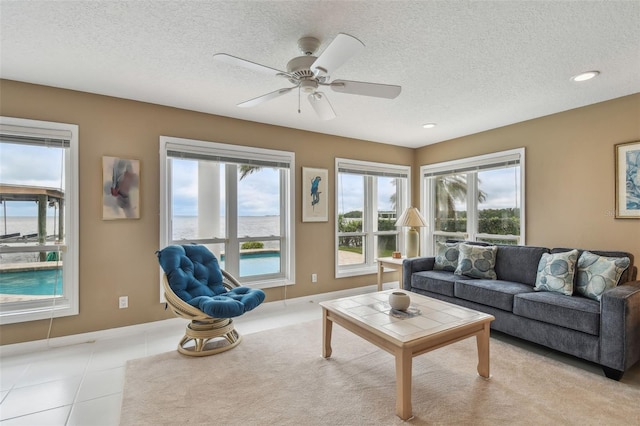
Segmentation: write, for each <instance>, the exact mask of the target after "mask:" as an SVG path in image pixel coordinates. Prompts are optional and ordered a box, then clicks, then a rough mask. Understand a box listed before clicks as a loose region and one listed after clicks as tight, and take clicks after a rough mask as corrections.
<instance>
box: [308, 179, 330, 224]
mask: <svg viewBox="0 0 640 426" xmlns="http://www.w3.org/2000/svg"><path fill="white" fill-rule="evenodd" d="M328 220H329V171H328V170H327V169H316V168H311V167H303V168H302V221H303V222H327V221H328Z"/></svg>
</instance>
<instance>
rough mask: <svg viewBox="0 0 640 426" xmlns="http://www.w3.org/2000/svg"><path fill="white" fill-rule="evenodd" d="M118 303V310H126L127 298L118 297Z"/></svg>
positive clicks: (127, 305)
mask: <svg viewBox="0 0 640 426" xmlns="http://www.w3.org/2000/svg"><path fill="white" fill-rule="evenodd" d="M118 303H119V306H120V309H125V308H128V307H129V296H120V299H118Z"/></svg>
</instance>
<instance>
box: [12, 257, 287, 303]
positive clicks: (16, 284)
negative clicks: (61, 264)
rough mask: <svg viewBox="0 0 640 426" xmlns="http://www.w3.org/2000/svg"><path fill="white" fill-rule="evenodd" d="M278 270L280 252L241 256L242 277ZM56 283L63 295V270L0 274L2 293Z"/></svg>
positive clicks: (37, 292)
mask: <svg viewBox="0 0 640 426" xmlns="http://www.w3.org/2000/svg"><path fill="white" fill-rule="evenodd" d="M220 267H221V268H224V260H222V261H220ZM278 272H280V255H279V254H278V253H275V254H274V253H273V252H272V253H252V254H243V255H242V256H241V258H240V276H241V277H250V276H255V275H263V274H277V273H278ZM56 281H57V283H56ZM54 283H56V289H55V294H56V295H61V294H62V271H61V270H56V269H45V270H40V271H21V272H3V273H2V274H0V294H20V295H29V296H52V295H53V294H54V292H53V289H54V287H53V286H54Z"/></svg>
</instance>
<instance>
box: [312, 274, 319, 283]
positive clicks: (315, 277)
mask: <svg viewBox="0 0 640 426" xmlns="http://www.w3.org/2000/svg"><path fill="white" fill-rule="evenodd" d="M311 282H312V283H317V282H318V274H311Z"/></svg>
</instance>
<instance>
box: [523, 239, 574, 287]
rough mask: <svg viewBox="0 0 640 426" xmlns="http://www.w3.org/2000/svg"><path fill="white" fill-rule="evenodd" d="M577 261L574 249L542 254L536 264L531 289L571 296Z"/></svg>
mask: <svg viewBox="0 0 640 426" xmlns="http://www.w3.org/2000/svg"><path fill="white" fill-rule="evenodd" d="M577 260H578V250H575V249H574V250H571V251H566V252H563V253H554V254H549V253H544V254H543V255H542V257H541V258H540V263H538V274H537V275H536V285H535V287H534V288H533V289H534V290H536V291H555V292H557V293H562V294H566V295H567V296H571V295H572V294H573V277H574V276H575V271H576V262H577Z"/></svg>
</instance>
